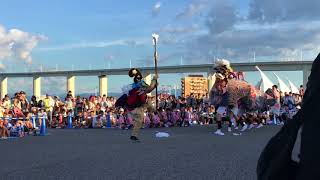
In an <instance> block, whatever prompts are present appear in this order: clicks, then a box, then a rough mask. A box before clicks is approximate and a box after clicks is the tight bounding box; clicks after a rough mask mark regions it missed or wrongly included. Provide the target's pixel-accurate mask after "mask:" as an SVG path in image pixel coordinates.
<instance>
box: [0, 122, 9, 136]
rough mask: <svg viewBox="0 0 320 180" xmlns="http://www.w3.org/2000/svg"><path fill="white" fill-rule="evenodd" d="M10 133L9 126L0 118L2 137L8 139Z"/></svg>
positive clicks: (0, 133) (0, 134)
mask: <svg viewBox="0 0 320 180" xmlns="http://www.w3.org/2000/svg"><path fill="white" fill-rule="evenodd" d="M9 133H10V132H9V130H8V128H7V127H6V126H5V125H4V121H3V120H0V137H1V138H2V139H6V138H8V137H9Z"/></svg>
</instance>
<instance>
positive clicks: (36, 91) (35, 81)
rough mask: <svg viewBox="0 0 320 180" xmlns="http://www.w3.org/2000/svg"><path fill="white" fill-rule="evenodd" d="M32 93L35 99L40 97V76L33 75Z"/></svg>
mask: <svg viewBox="0 0 320 180" xmlns="http://www.w3.org/2000/svg"><path fill="white" fill-rule="evenodd" d="M33 95H34V96H36V98H37V99H40V98H41V77H39V76H34V77H33Z"/></svg>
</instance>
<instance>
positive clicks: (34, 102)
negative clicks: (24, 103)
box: [30, 96, 38, 108]
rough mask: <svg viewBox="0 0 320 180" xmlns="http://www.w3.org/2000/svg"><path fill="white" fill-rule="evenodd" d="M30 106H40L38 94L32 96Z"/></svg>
mask: <svg viewBox="0 0 320 180" xmlns="http://www.w3.org/2000/svg"><path fill="white" fill-rule="evenodd" d="M30 106H31V108H32V107H38V102H37V98H36V96H32V97H31V101H30Z"/></svg>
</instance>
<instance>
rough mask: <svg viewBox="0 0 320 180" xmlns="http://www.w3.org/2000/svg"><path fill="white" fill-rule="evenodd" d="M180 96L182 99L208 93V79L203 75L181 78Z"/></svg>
mask: <svg viewBox="0 0 320 180" xmlns="http://www.w3.org/2000/svg"><path fill="white" fill-rule="evenodd" d="M181 90H182V92H181V94H182V96H183V97H186V96H189V95H190V94H194V95H196V96H198V97H202V95H206V94H207V93H208V79H207V78H205V77H203V75H189V76H187V77H184V78H181Z"/></svg>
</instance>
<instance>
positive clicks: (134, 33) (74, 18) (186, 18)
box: [0, 0, 320, 93]
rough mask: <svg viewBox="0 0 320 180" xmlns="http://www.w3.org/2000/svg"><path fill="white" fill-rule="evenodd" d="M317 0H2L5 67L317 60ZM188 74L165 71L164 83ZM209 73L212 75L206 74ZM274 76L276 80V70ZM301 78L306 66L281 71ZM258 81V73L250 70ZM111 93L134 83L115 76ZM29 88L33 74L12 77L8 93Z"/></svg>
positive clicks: (82, 84)
mask: <svg viewBox="0 0 320 180" xmlns="http://www.w3.org/2000/svg"><path fill="white" fill-rule="evenodd" d="M317 7H320V1H319V0H305V1H301V0H241V1H239V0H175V1H172V0H139V1H132V0H122V1H113V0H90V1H88V0H86V1H85V0H78V1H74V2H73V1H65V0H55V1H50V0H32V1H31V0H25V1H20V0H10V1H9V0H4V1H2V2H1V6H0V69H1V70H2V71H5V72H26V71H41V70H42V71H47V70H55V69H58V70H72V69H103V68H127V67H129V64H130V61H131V64H132V67H142V66H153V47H152V40H151V34H152V33H154V32H155V33H158V34H159V35H160V37H159V47H158V51H159V52H158V53H159V65H179V64H202V63H213V62H214V59H217V58H224V59H228V60H230V61H231V62H252V61H254V54H255V61H257V62H259V61H294V60H299V61H300V60H313V59H314V58H315V57H316V56H317V54H318V52H319V50H320V46H319V42H320V31H319V30H320V11H318V10H317ZM185 75H187V74H176V75H161V76H160V85H163V86H166V85H174V84H179V83H180V78H181V77H182V76H185ZM204 75H206V74H204ZM268 75H269V77H270V79H272V80H273V81H274V82H275V78H274V77H273V75H272V74H271V73H269V74H268ZM278 75H279V76H280V77H281V78H283V79H286V77H290V78H289V79H291V81H293V82H294V83H295V84H296V85H297V86H298V85H300V84H302V73H301V72H279V73H278ZM246 78H247V80H248V81H249V82H251V83H256V82H258V80H259V76H258V74H257V73H256V72H253V73H247V76H246ZM108 82H109V92H119V91H120V89H121V87H122V86H124V85H125V84H128V83H130V82H131V79H130V78H128V77H127V76H110V77H109V81H108ZM42 84H43V86H42V91H43V92H44V91H45V92H48V93H63V92H65V89H66V79H65V78H54V77H53V78H42ZM97 85H98V78H97V77H77V79H76V89H77V92H76V93H87V92H91V93H92V92H94V90H95V89H96V88H97ZM20 89H24V90H25V91H29V92H31V90H32V79H31V78H16V79H12V80H10V79H9V92H13V91H15V90H20Z"/></svg>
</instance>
